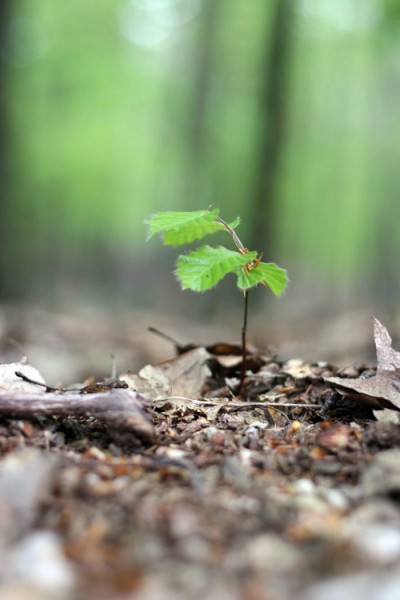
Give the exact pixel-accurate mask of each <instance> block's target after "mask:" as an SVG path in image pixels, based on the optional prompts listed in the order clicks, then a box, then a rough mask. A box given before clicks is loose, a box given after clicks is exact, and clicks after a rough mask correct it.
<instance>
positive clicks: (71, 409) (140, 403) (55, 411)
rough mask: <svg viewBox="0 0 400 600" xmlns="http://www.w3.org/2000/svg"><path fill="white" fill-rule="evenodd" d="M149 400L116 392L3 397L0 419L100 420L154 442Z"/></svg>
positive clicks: (119, 391)
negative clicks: (147, 407)
mask: <svg viewBox="0 0 400 600" xmlns="http://www.w3.org/2000/svg"><path fill="white" fill-rule="evenodd" d="M146 404H147V401H146V399H145V398H144V397H143V396H141V395H140V394H137V393H136V392H132V391H129V390H119V389H114V390H110V391H109V392H103V393H100V394H69V393H67V394H57V393H47V394H40V393H38V394H32V393H27V392H17V393H16V392H5V393H0V416H2V417H12V418H17V419H26V418H28V419H29V418H32V417H35V416H46V417H49V416H58V417H86V418H88V417H96V418H98V419H101V420H102V421H104V422H105V423H106V424H107V425H108V426H109V427H110V428H113V429H116V430H120V431H121V430H122V431H130V432H132V433H135V434H136V435H137V436H139V437H141V438H143V439H147V440H151V439H152V438H153V435H154V430H153V426H152V423H151V420H150V417H149V416H148V414H147V413H146V412H145V410H144V407H145V406H146Z"/></svg>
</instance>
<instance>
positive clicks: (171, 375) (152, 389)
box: [119, 348, 210, 400]
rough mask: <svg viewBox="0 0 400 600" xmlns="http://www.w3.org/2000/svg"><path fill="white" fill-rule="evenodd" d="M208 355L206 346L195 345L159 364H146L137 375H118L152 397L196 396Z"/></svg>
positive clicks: (199, 388) (130, 386)
mask: <svg viewBox="0 0 400 600" xmlns="http://www.w3.org/2000/svg"><path fill="white" fill-rule="evenodd" d="M208 358H209V354H208V352H207V350H206V349H205V348H195V349H193V350H190V351H189V352H185V354H181V355H180V356H178V358H176V359H173V360H168V361H166V362H164V363H162V364H160V365H156V366H152V365H146V366H145V367H143V369H141V370H140V371H139V373H138V374H137V375H135V374H134V373H125V374H123V375H120V377H119V378H120V380H121V381H125V382H126V383H127V384H128V386H129V388H130V389H134V390H136V391H137V392H139V393H141V394H144V395H145V396H146V397H147V398H151V399H152V400H157V399H159V398H168V397H170V396H183V397H186V398H197V397H198V396H199V395H200V392H201V389H202V387H203V385H204V381H205V379H206V377H208V376H209V375H210V370H209V368H208V366H207V364H206V361H207V359H208Z"/></svg>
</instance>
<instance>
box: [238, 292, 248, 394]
mask: <svg viewBox="0 0 400 600" xmlns="http://www.w3.org/2000/svg"><path fill="white" fill-rule="evenodd" d="M248 306H249V291H248V290H244V317H243V327H242V367H241V371H240V385H239V394H241V393H242V391H243V386H244V378H245V375H246V366H247V358H246V354H247V352H246V333H247V311H248Z"/></svg>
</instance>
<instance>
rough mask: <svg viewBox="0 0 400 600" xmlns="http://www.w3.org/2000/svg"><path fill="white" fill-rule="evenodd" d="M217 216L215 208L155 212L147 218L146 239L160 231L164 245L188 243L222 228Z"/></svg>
mask: <svg viewBox="0 0 400 600" xmlns="http://www.w3.org/2000/svg"><path fill="white" fill-rule="evenodd" d="M217 216H218V210H217V209H215V210H210V211H209V210H197V211H191V212H162V213H157V214H155V215H153V216H152V217H150V219H149V220H148V225H149V234H148V236H147V239H150V238H151V237H152V236H153V235H154V234H155V233H161V234H163V241H164V244H165V245H166V246H181V245H183V244H189V243H190V242H194V240H198V239H200V238H202V237H204V236H205V235H207V234H209V233H214V232H215V231H220V230H221V229H223V225H221V224H220V223H218V222H217V221H216V218H217Z"/></svg>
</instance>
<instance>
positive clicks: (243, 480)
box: [0, 344, 400, 600]
mask: <svg viewBox="0 0 400 600" xmlns="http://www.w3.org/2000/svg"><path fill="white" fill-rule="evenodd" d="M180 350H181V353H180V355H179V356H178V357H177V358H176V359H173V360H171V361H169V362H168V363H163V365H161V366H159V365H152V366H148V367H147V368H146V369H145V370H143V371H141V372H140V373H139V374H132V373H125V374H121V375H120V377H119V378H118V381H120V382H123V386H125V385H126V386H128V388H130V390H136V392H133V391H129V390H128V391H126V393H127V394H129V393H130V394H132V398H133V397H134V398H135V401H137V402H141V410H142V411H143V414H142V413H140V414H142V416H141V417H140V418H142V419H143V420H144V421H146V423H147V424H148V427H150V428H151V433H148V432H147V434H146V435H144V434H143V431H142V430H141V428H140V427H139V426H138V427H137V429H135V427H133V428H131V429H129V430H128V429H127V428H125V429H124V427H123V426H121V427H115V426H112V424H110V422H108V421H107V419H101V418H98V416H96V415H84V416H82V414H79V415H77V416H74V414H69V415H68V416H63V415H58V416H53V415H46V416H38V415H37V414H34V413H32V415H29V414H28V416H27V417H24V418H15V417H14V418H11V417H5V416H3V417H1V420H0V454H1V459H2V460H1V463H0V533H1V535H0V556H1V559H2V560H1V562H0V575H1V584H0V598H1V599H3V598H4V599H8V598H13V599H18V600H25V599H26V600H32V599H34V600H36V599H38V600H39V599H40V600H42V599H46V598H49V599H58V598H60V599H64V598H65V599H69V598H74V599H75V598H76V599H78V600H79V599H82V600H84V599H92V598H93V599H94V598H96V599H100V600H101V599H107V600H108V599H112V600H119V599H120V600H123V599H128V598H129V599H134V600H164V599H165V600H181V599H182V600H191V599H193V600H197V599H199V600H200V599H203V598H207V599H208V598H212V599H213V600H289V599H292V598H300V599H302V600H319V599H321V600H322V598H324V599H328V600H331V599H336V598H338V599H339V598H340V599H341V600H342V598H343V597H350V596H351V598H352V599H353V600H354V599H355V600H357V599H358V598H360V599H361V598H362V599H363V600H365V599H367V600H368V599H374V600H379V599H380V598H384V597H385V598H386V597H393V598H394V597H397V596H396V594H398V591H397V592H396V590H398V589H399V587H398V586H399V581H400V570H399V567H398V565H399V561H400V449H399V446H400V426H399V425H398V424H396V423H393V422H386V421H377V420H376V418H375V415H374V413H373V412H372V410H371V408H370V407H368V406H365V405H364V404H363V403H362V402H361V401H360V399H359V398H357V397H348V396H343V395H341V394H339V393H338V392H337V390H336V389H335V388H334V387H333V386H332V385H330V384H329V383H327V382H326V381H325V378H328V377H331V376H345V377H358V376H359V375H360V374H361V373H363V372H365V370H366V368H365V367H364V368H362V367H357V368H355V367H349V368H347V369H345V368H340V369H338V368H336V367H335V366H333V365H330V364H328V363H326V362H320V363H309V362H304V361H300V360H289V361H285V362H282V361H280V360H278V359H277V358H276V357H273V356H260V355H258V354H257V352H253V353H252V355H251V356H250V357H249V361H248V364H247V376H246V380H245V386H244V389H243V393H242V395H241V396H239V395H238V382H239V379H238V378H239V375H240V369H241V358H240V352H238V349H237V348H236V347H234V346H231V345H226V344H222V345H219V346H218V347H217V346H213V347H209V348H207V349H205V348H200V349H199V348H194V349H193V348H190V349H185V348H183V349H180ZM185 350H187V351H185ZM370 371H371V369H370ZM372 372H373V369H372ZM123 386H122V387H123ZM103 388H104V389H103ZM103 388H99V387H98V386H94V388H93V390H92V391H93V392H95V393H96V394H99V393H102V392H104V394H105V395H107V393H110V390H112V389H113V388H115V382H114V383H112V382H111V383H110V382H108V381H105V382H103ZM85 391H86V393H87V394H90V391H91V390H90V389H88V388H86V390H85ZM48 393H49V392H47V393H46V392H45V391H43V392H42V395H43V397H44V398H46V397H47V394H48ZM15 394H16V396H18V394H19V396H21V392H20V391H19V392H15ZM134 394H136V395H135V396H133V395H134ZM50 397H51V396H50ZM59 397H61V398H65V402H67V401H68V395H65V396H63V394H62V393H59ZM85 397H86V396H85V394H82V402H84V401H85ZM0 403H1V394H0ZM392 592H393V594H394V595H390V594H391V593H392Z"/></svg>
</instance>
